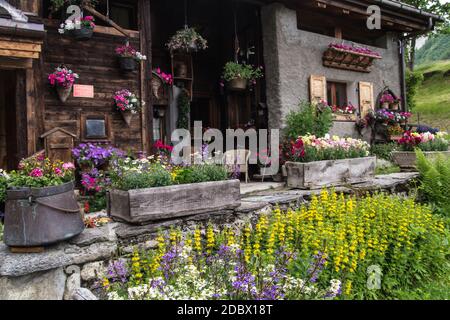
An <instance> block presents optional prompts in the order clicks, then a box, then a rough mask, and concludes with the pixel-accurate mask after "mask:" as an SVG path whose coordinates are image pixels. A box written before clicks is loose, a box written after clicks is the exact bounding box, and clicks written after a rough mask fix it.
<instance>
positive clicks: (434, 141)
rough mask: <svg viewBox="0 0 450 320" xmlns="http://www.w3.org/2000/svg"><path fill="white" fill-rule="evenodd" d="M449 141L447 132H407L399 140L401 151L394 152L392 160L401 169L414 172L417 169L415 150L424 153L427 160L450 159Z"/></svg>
mask: <svg viewBox="0 0 450 320" xmlns="http://www.w3.org/2000/svg"><path fill="white" fill-rule="evenodd" d="M449 140H450V136H449V135H448V133H447V132H437V133H431V132H423V133H419V132H410V131H406V132H405V133H404V135H403V137H402V138H401V139H400V140H398V144H399V146H400V150H398V151H394V152H392V159H393V161H394V162H395V163H396V164H397V165H398V166H400V168H401V169H404V170H413V169H415V168H416V153H415V151H414V150H415V149H419V150H421V151H423V153H424V155H425V157H427V158H436V157H438V156H439V155H441V156H444V157H450V151H449Z"/></svg>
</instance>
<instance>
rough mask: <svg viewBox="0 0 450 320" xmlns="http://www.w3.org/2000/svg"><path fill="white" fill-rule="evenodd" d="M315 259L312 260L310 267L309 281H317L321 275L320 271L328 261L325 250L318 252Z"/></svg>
mask: <svg viewBox="0 0 450 320" xmlns="http://www.w3.org/2000/svg"><path fill="white" fill-rule="evenodd" d="M313 258H314V260H313V261H312V262H311V265H310V267H309V269H308V275H309V277H310V278H309V281H310V282H311V283H315V282H317V279H318V278H319V276H320V273H321V272H322V270H323V267H324V266H325V262H326V261H327V259H326V256H325V255H324V253H323V252H319V253H318V254H316V255H314V256H313Z"/></svg>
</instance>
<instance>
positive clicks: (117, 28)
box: [83, 4, 131, 38]
mask: <svg viewBox="0 0 450 320" xmlns="http://www.w3.org/2000/svg"><path fill="white" fill-rule="evenodd" d="M83 9H84V10H86V11H87V12H89V13H91V14H92V15H94V16H96V17H97V18H99V19H101V20H103V21H105V22H106V23H108V24H109V25H110V26H111V27H113V28H115V29H116V30H117V31H119V32H120V33H122V34H123V35H124V36H126V37H127V38H131V34H130V33H128V31H127V30H126V29H124V28H122V27H121V26H119V25H118V24H117V23H115V22H114V21H112V20H111V19H110V18H108V17H107V16H105V15H103V14H101V13H100V12H98V11H97V10H95V9H94V8H92V7H91V6H89V5H86V4H85V5H83Z"/></svg>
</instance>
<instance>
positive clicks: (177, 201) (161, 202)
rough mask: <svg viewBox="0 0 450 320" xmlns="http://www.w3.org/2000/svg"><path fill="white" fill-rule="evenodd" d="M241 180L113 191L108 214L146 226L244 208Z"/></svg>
mask: <svg viewBox="0 0 450 320" xmlns="http://www.w3.org/2000/svg"><path fill="white" fill-rule="evenodd" d="M240 200H241V193H240V181H239V180H228V181H218V182H203V183H194V184H184V185H175V186H168V187H159V188H149V189H138V190H129V191H121V190H111V191H110V192H109V196H108V213H109V214H110V215H111V216H112V217H113V218H114V219H115V220H119V221H125V222H128V223H131V224H146V223H151V222H153V221H158V220H166V219H173V218H178V217H183V216H189V215H195V214H199V213H206V212H213V211H217V210H223V209H234V208H237V207H239V206H240Z"/></svg>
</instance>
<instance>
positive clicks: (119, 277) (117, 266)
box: [107, 260, 128, 283]
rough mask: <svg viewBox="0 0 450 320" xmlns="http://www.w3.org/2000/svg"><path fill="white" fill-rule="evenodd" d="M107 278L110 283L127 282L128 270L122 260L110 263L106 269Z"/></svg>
mask: <svg viewBox="0 0 450 320" xmlns="http://www.w3.org/2000/svg"><path fill="white" fill-rule="evenodd" d="M107 274H108V278H109V279H110V281H112V282H119V281H120V282H122V283H126V282H127V281H128V269H127V267H126V265H125V263H124V261H123V260H117V261H114V262H110V263H109V265H108V269H107Z"/></svg>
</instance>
